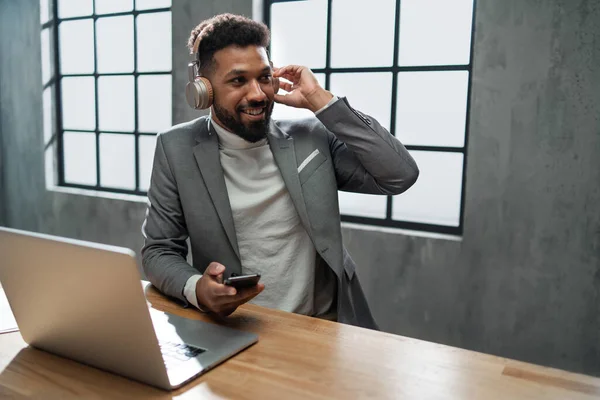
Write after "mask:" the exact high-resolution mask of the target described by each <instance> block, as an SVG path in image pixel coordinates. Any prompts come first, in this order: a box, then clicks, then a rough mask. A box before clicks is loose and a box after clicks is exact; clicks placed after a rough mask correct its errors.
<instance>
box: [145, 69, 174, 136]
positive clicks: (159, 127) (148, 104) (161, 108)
mask: <svg viewBox="0 0 600 400" xmlns="http://www.w3.org/2000/svg"><path fill="white" fill-rule="evenodd" d="M172 96H173V93H172V89H171V75H146V76H140V77H139V78H138V107H139V108H138V112H139V114H138V123H139V131H140V132H149V133H157V132H160V131H163V130H165V129H167V128H169V127H170V126H171V125H172V124H173V121H172V119H173V117H172V105H171V104H172Z"/></svg>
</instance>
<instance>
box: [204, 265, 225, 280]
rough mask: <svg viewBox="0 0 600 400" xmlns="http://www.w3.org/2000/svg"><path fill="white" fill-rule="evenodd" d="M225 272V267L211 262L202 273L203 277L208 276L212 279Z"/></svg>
mask: <svg viewBox="0 0 600 400" xmlns="http://www.w3.org/2000/svg"><path fill="white" fill-rule="evenodd" d="M223 272H225V266H224V265H223V264H219V263H218V262H211V263H210V264H209V265H208V267H206V271H204V274H205V275H209V276H212V277H215V278H216V277H218V276H219V275H221V274H223Z"/></svg>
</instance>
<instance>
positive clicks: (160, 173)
mask: <svg viewBox="0 0 600 400" xmlns="http://www.w3.org/2000/svg"><path fill="white" fill-rule="evenodd" d="M142 234H143V235H144V247H143V248H142V268H143V270H144V273H145V274H146V277H147V278H148V280H150V282H152V284H153V285H154V286H156V287H157V288H158V289H159V290H160V291H161V292H163V293H165V294H167V295H169V296H172V297H175V298H178V299H180V300H182V301H183V302H185V303H187V301H186V299H185V296H184V293H183V289H184V287H185V284H186V282H187V280H188V279H189V278H190V277H192V276H193V275H196V274H198V271H197V270H196V269H195V268H193V267H192V266H191V265H189V264H188V263H187V261H186V257H187V253H188V247H187V243H186V240H187V238H188V231H187V227H186V224H185V218H184V215H183V210H182V207H181V202H180V200H179V192H178V189H177V183H176V181H175V178H174V176H173V174H172V172H171V169H170V167H169V161H168V159H167V156H166V154H165V150H164V147H163V135H159V136H158V138H157V142H156V150H155V153H154V165H153V167H152V177H151V180H150V189H149V190H148V208H147V210H146V219H145V221H144V223H143V225H142Z"/></svg>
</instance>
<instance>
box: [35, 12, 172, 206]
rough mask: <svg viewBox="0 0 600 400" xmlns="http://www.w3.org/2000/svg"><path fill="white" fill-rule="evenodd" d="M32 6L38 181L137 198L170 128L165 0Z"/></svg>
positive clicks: (168, 14)
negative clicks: (36, 41)
mask: <svg viewBox="0 0 600 400" xmlns="http://www.w3.org/2000/svg"><path fill="white" fill-rule="evenodd" d="M40 12H41V23H42V78H43V82H44V92H43V101H44V106H43V110H44V138H45V143H46V162H47V165H46V171H54V166H53V165H51V164H52V163H53V162H54V158H53V157H52V155H53V154H54V151H56V155H57V157H56V171H57V172H58V173H57V176H56V179H55V178H54V177H53V176H50V177H49V178H47V185H52V184H55V183H57V184H58V185H59V186H67V187H75V188H83V189H93V190H102V191H110V192H118V193H129V194H138V195H145V193H146V191H147V189H148V186H149V184H150V172H151V169H152V160H153V157H154V147H155V141H156V133H157V132H160V131H161V130H164V129H166V128H168V127H170V126H171V124H172V88H171V85H172V80H171V72H172V44H171V35H172V33H171V0H40ZM54 148H56V149H55V150H54ZM49 180H50V181H52V182H49Z"/></svg>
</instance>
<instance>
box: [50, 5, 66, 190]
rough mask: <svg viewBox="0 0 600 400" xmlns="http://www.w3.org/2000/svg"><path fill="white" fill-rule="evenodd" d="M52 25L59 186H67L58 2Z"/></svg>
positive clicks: (54, 8)
mask: <svg viewBox="0 0 600 400" xmlns="http://www.w3.org/2000/svg"><path fill="white" fill-rule="evenodd" d="M52 24H53V28H54V29H53V30H52V31H53V32H52V33H53V42H54V54H53V55H54V79H55V80H56V87H55V90H54V101H55V102H56V104H55V107H54V109H55V110H56V114H55V115H56V131H57V133H58V137H57V140H56V153H57V155H58V163H57V166H58V184H59V185H64V184H65V157H64V138H63V120H62V88H61V83H62V80H61V77H60V70H61V68H60V41H59V39H58V25H59V21H58V1H56V0H54V1H53V2H52Z"/></svg>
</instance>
